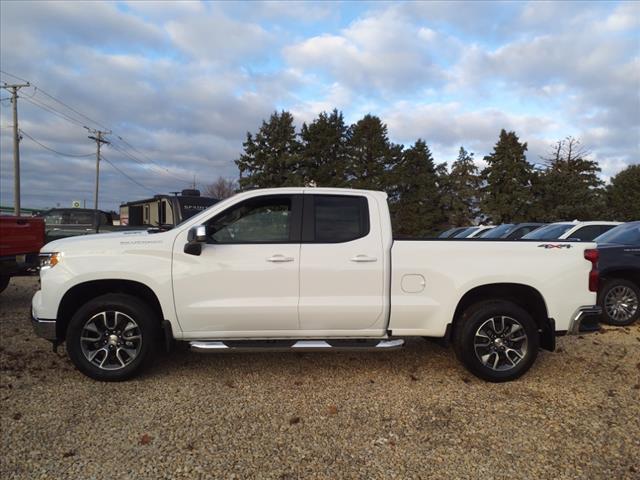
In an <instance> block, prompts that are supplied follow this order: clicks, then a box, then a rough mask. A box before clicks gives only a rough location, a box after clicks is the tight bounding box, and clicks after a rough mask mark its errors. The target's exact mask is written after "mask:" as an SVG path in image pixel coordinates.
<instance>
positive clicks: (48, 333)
mask: <svg viewBox="0 0 640 480" xmlns="http://www.w3.org/2000/svg"><path fill="white" fill-rule="evenodd" d="M31 326H32V327H33V331H34V332H36V335H37V336H39V337H42V338H44V339H46V340H50V341H52V342H54V341H56V340H57V335H56V321H55V320H45V319H43V318H37V317H36V316H35V315H34V313H33V310H31Z"/></svg>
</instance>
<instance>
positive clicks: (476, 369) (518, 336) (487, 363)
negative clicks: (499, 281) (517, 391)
mask: <svg viewBox="0 0 640 480" xmlns="http://www.w3.org/2000/svg"><path fill="white" fill-rule="evenodd" d="M539 343H540V339H539V335H538V328H537V326H536V323H535V321H534V320H533V318H531V315H529V314H528V313H527V312H526V311H525V310H523V309H522V308H520V307H519V306H517V305H515V304H514V303H511V302H508V301H502V300H492V301H486V302H480V303H477V304H475V305H473V306H471V307H469V308H468V309H467V310H466V311H465V312H464V313H463V316H462V318H461V320H460V323H459V324H458V326H457V328H456V330H455V333H454V342H453V344H454V349H455V352H456V355H457V357H458V358H459V359H460V361H461V362H462V363H463V365H464V366H465V367H466V368H467V369H468V370H469V371H470V372H471V373H473V374H474V375H475V376H477V377H479V378H482V379H484V380H488V381H490V382H507V381H509V380H515V379H516V378H518V377H520V376H522V375H523V374H524V373H525V372H526V371H527V370H529V368H531V365H533V362H534V361H535V359H536V357H537V356H538V348H539Z"/></svg>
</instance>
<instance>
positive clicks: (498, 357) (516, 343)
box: [473, 315, 529, 372]
mask: <svg viewBox="0 0 640 480" xmlns="http://www.w3.org/2000/svg"><path fill="white" fill-rule="evenodd" d="M528 343H529V337H528V336H527V332H526V331H525V329H524V327H523V326H522V324H521V323H520V322H519V321H518V320H516V319H515V318H512V317H508V316H505V315H499V316H495V317H491V318H489V319H488V320H486V321H485V322H484V323H482V325H480V328H478V330H476V334H475V336H474V339H473V347H474V350H475V353H476V357H477V358H478V360H480V362H481V363H482V365H484V366H485V367H488V368H490V369H491V370H495V371H498V372H504V371H508V370H511V369H513V368H515V367H516V366H517V365H518V364H519V363H520V362H521V361H522V360H523V359H524V357H525V356H526V354H527V347H528Z"/></svg>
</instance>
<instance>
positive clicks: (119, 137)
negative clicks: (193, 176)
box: [116, 135, 188, 182]
mask: <svg viewBox="0 0 640 480" xmlns="http://www.w3.org/2000/svg"><path fill="white" fill-rule="evenodd" d="M116 137H117V138H118V139H120V140H121V141H122V142H123V143H124V144H126V145H128V146H129V147H130V148H131V149H132V150H134V151H136V152H138V153H140V154H141V155H142V156H144V157H145V158H146V159H147V160H149V162H151V163H153V164H154V165H156V166H157V167H158V168H161V169H162V170H164V171H166V172H167V173H168V174H169V175H172V174H171V172H170V171H169V169H168V168H166V167H163V166H162V165H158V164H157V163H156V162H154V161H153V160H152V159H151V158H149V156H148V155H146V154H145V153H144V152H141V151H139V150H138V149H137V148H135V147H134V146H133V145H131V144H130V143H129V142H127V141H126V140H125V139H124V138H122V137H121V136H120V135H116ZM172 176H173V177H174V178H175V179H177V180H180V181H182V182H188V180H185V179H183V178H180V177H178V176H175V175H172Z"/></svg>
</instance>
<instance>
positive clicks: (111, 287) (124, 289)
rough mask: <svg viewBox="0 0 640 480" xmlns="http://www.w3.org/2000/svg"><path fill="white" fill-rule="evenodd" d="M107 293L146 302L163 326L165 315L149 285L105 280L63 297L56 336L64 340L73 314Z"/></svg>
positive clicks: (79, 285) (97, 281) (80, 287)
mask: <svg viewBox="0 0 640 480" xmlns="http://www.w3.org/2000/svg"><path fill="white" fill-rule="evenodd" d="M107 293H122V294H126V295H131V296H132V297H135V298H137V299H138V300H141V301H143V302H145V303H146V304H147V305H148V306H149V307H150V308H151V309H152V310H153V312H154V313H155V314H156V318H157V320H158V323H159V324H160V325H161V326H162V322H163V320H164V318H165V317H164V315H163V312H162V307H161V306H160V301H159V300H158V297H157V295H156V294H155V292H154V291H153V290H152V289H151V288H149V287H148V286H147V285H145V284H144V283H141V282H136V281H134V280H121V279H103V280H91V281H88V282H83V283H79V284H77V285H74V286H73V287H72V288H70V289H69V290H68V291H67V292H66V293H65V294H64V296H63V297H62V300H61V301H60V305H59V307H58V313H57V316H56V336H57V338H58V339H60V340H62V339H64V338H65V336H66V332H67V326H68V325H69V321H70V320H71V317H72V316H73V314H74V313H75V312H76V311H77V310H78V308H80V307H81V306H82V305H84V304H85V303H87V302H88V301H90V300H92V299H94V298H97V297H99V296H101V295H105V294H107Z"/></svg>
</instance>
